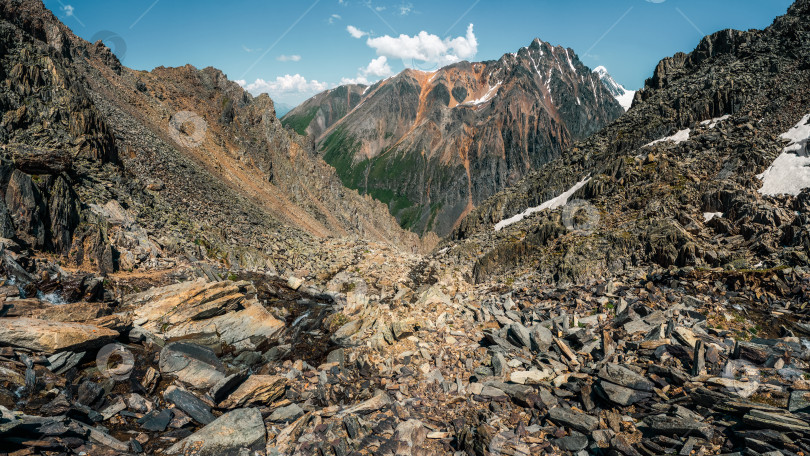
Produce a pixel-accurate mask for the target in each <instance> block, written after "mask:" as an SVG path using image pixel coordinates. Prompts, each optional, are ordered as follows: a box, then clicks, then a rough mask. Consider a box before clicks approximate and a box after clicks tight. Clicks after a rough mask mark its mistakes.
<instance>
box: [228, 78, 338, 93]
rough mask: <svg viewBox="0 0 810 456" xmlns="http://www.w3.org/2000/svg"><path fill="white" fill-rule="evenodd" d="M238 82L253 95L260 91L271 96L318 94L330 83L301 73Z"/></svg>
mask: <svg viewBox="0 0 810 456" xmlns="http://www.w3.org/2000/svg"><path fill="white" fill-rule="evenodd" d="M236 83H237V84H239V85H240V86H242V87H244V88H245V89H246V90H247V91H248V92H250V93H252V94H253V95H258V94H260V93H267V94H269V95H270V96H271V97H274V96H279V95H285V94H313V95H314V94H316V93H318V92H323V91H324V90H326V89H328V88H329V84H327V83H325V82H319V81H316V80H314V79H313V80H311V81H308V80H307V78H305V77H303V76H301V75H300V74H294V75H289V74H285V75H284V76H279V77H277V78H276V79H275V80H274V81H265V80H264V79H261V78H260V79H256V80H255V81H253V82H251V83H250V84H248V83H247V81H245V80H239V81H236Z"/></svg>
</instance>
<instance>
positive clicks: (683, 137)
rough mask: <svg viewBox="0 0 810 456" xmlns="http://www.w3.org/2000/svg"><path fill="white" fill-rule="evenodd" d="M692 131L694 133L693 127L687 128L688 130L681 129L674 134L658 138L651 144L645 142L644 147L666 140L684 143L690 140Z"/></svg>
mask: <svg viewBox="0 0 810 456" xmlns="http://www.w3.org/2000/svg"><path fill="white" fill-rule="evenodd" d="M691 133H692V129H691V128H687V129H686V130H681V131H679V132H677V133H675V134H674V135H672V136H667V137H666V138H661V139H656V140H655V141H653V142H651V143H649V144H645V145H644V147H650V146H654V145H656V144H658V143H662V142H664V141H670V142H674V143H675V144H680V143H682V142H684V141H688V140H689V135H690V134H691Z"/></svg>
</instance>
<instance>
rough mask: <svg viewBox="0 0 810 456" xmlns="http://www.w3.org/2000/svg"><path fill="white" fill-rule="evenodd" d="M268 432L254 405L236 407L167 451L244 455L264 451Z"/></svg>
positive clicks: (209, 455) (207, 455)
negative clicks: (250, 406)
mask: <svg viewBox="0 0 810 456" xmlns="http://www.w3.org/2000/svg"><path fill="white" fill-rule="evenodd" d="M266 444H267V432H266V430H265V428H264V421H263V420H262V414H261V412H259V410H258V409H255V408H244V409H236V410H233V411H231V412H228V413H226V414H225V415H222V416H221V417H219V418H217V419H216V420H214V421H213V422H212V423H210V424H208V425H207V426H205V427H204V428H202V429H200V430H199V431H197V432H195V433H194V434H192V435H190V436H188V437H186V438H185V439H183V440H181V441H179V442H177V443H176V444H174V445H173V446H171V447H170V448H169V449H168V450H166V453H167V454H184V455H191V454H193V455H195V456H242V455H244V454H253V452H254V451H255V452H260V453H262V452H264V450H265V445H266Z"/></svg>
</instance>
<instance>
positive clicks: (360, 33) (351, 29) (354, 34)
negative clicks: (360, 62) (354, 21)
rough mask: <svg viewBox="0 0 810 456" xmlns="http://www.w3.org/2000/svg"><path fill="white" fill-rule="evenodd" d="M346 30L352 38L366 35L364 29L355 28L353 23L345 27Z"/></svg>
mask: <svg viewBox="0 0 810 456" xmlns="http://www.w3.org/2000/svg"><path fill="white" fill-rule="evenodd" d="M346 30H347V31H348V32H349V35H351V36H352V37H354V38H358V39H360V38H362V37H364V36H366V35H368V33H367V32H364V31H362V30H360V29H359V28H357V27H355V26H353V25H350V26H348V27H346Z"/></svg>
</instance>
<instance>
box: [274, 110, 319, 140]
mask: <svg viewBox="0 0 810 456" xmlns="http://www.w3.org/2000/svg"><path fill="white" fill-rule="evenodd" d="M318 109H319V108H318V107H317V106H313V107H311V108H310V109H309V110H308V111H307V112H305V113H304V114H293V113H289V114H287V115H286V116H284V117H283V118H282V119H281V125H284V127H285V128H286V127H292V129H293V130H295V132H296V133H298V134H299V135H303V136H306V134H307V127H309V124H311V123H312V119H314V118H315V116H316V115H317V114H318Z"/></svg>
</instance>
